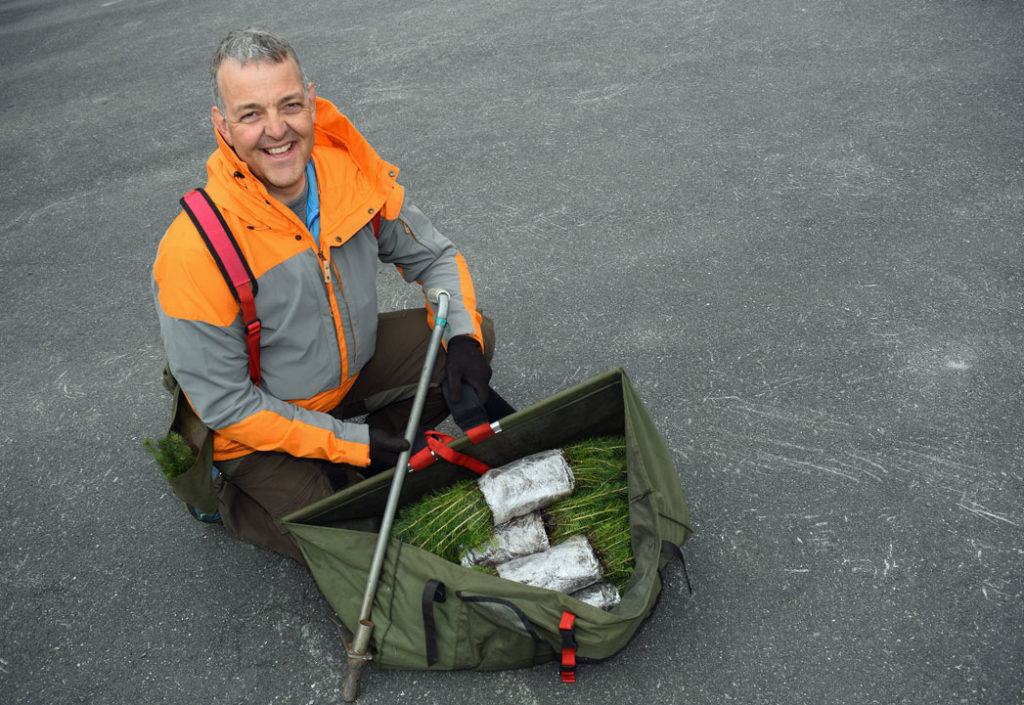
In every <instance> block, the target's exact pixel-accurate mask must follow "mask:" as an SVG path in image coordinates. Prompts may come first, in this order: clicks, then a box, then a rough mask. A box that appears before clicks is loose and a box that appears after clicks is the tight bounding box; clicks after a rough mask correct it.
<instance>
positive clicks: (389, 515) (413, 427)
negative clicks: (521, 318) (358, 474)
mask: <svg viewBox="0 0 1024 705" xmlns="http://www.w3.org/2000/svg"><path fill="white" fill-rule="evenodd" d="M427 297H428V298H429V299H430V301H431V302H433V303H435V304H437V307H436V312H435V315H434V328H433V330H432V331H431V334H430V344H429V345H428V347H427V355H426V359H424V361H423V370H422V371H421V372H420V381H419V385H418V386H417V387H416V396H415V397H414V399H413V403H412V412H411V413H410V414H409V422H408V424H407V425H406V427H405V440H406V442H407V443H408V444H409V449H407V450H404V451H402V454H401V455H399V456H398V464H397V465H395V475H394V477H393V478H392V480H391V490H390V492H389V493H388V501H387V504H385V506H384V516H383V518H382V519H381V525H380V533H378V534H377V545H376V547H375V548H374V551H373V560H372V562H371V563H370V574H369V576H368V577H367V579H366V591H365V592H364V593H363V604H362V608H361V610H360V612H359V625H358V627H357V629H356V633H355V638H354V639H353V640H352V644H351V646H350V647H349V649H348V659H347V662H346V664H347V665H346V670H345V681H344V683H343V685H342V693H341V694H342V698H343V699H344V701H345V702H347V703H350V702H352V701H353V700H355V698H356V694H357V692H358V690H359V678H360V676H361V674H362V672H363V668H364V667H365V666H366V662H367V661H368V660H369V659H370V654H369V652H370V636H371V635H372V634H373V622H371V621H370V611H371V609H372V607H373V598H374V596H375V595H376V594H377V583H378V582H379V580H380V572H381V567H382V566H383V565H384V555H385V554H386V553H387V549H388V541H390V540H391V525H392V523H393V522H394V520H395V513H396V512H397V511H398V498H399V495H400V494H401V493H402V483H403V482H405V474H406V473H407V472H408V471H409V455H410V454H411V452H412V451H411V449H412V445H413V441H414V440H415V438H416V432H417V430H418V428H419V424H420V416H422V415H423V405H424V404H425V403H426V398H427V387H429V386H430V377H431V375H432V374H433V371H434V363H435V362H436V361H437V349H438V347H439V346H440V344H441V335H442V334H443V333H444V329H445V327H446V326H447V325H448V304H449V301H450V300H451V295H450V294H449V293H448V292H447V291H445V290H443V289H431V290H430V291H429V292H428V293H427Z"/></svg>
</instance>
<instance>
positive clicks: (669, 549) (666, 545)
mask: <svg viewBox="0 0 1024 705" xmlns="http://www.w3.org/2000/svg"><path fill="white" fill-rule="evenodd" d="M661 552H662V553H664V554H667V555H669V556H675V557H676V558H678V559H679V562H680V563H682V564H683V577H684V578H686V589H687V590H689V591H690V594H691V595H692V594H693V586H691V585H690V574H689V573H688V572H687V570H686V557H685V556H683V549H682V548H680V547H679V546H677V545H676V544H674V543H672V542H671V541H669V540H668V539H662V542H661Z"/></svg>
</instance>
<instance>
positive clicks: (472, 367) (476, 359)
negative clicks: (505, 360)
mask: <svg viewBox="0 0 1024 705" xmlns="http://www.w3.org/2000/svg"><path fill="white" fill-rule="evenodd" d="M445 373H446V375H447V378H446V380H445V381H446V382H447V384H448V393H449V394H450V395H451V401H452V403H458V402H459V401H461V399H462V384H463V383H464V382H465V383H467V384H469V385H470V386H471V387H473V389H474V390H475V391H476V395H477V397H479V399H480V403H481V404H485V403H487V396H488V394H489V393H490V386H488V385H489V384H490V381H491V366H490V364H488V362H487V358H486V357H484V351H483V350H482V349H481V348H480V343H478V342H476V340H474V339H473V338H471V337H469V336H468V335H457V336H455V337H454V338H452V339H451V340H449V341H448V357H447V358H446V360H445Z"/></svg>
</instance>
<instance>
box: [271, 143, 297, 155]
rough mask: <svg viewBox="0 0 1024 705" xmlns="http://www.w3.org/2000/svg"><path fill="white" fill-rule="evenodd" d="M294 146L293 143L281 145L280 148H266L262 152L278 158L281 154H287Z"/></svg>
mask: <svg viewBox="0 0 1024 705" xmlns="http://www.w3.org/2000/svg"><path fill="white" fill-rule="evenodd" d="M293 146H295V143H294V142H289V143H288V144H283V145H281V146H280V147H266V148H265V149H264V150H263V151H264V152H266V153H267V154H269V155H270V156H272V157H280V156H281V155H282V154H287V153H288V151H289V150H290V149H291V148H292V147H293Z"/></svg>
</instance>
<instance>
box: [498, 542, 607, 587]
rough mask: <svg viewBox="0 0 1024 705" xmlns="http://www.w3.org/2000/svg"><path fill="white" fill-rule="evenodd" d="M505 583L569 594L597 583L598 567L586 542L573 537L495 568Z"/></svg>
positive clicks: (598, 563)
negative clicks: (509, 582) (513, 582)
mask: <svg viewBox="0 0 1024 705" xmlns="http://www.w3.org/2000/svg"><path fill="white" fill-rule="evenodd" d="M496 567H497V569H498V575H499V576H500V577H502V578H504V579H505V580H514V581H515V582H517V583H524V584H526V585H532V586H533V587H539V588H547V589H548V590H557V591H558V592H566V593H571V592H575V591H576V590H580V589H582V588H585V587H587V586H589V585H593V584H594V583H596V582H598V581H599V580H601V563H600V562H599V561H598V560H597V556H596V555H595V554H594V549H593V547H591V545H590V542H589V541H587V539H586V538H584V537H583V536H573V537H571V538H569V539H567V540H566V541H563V542H562V543H560V544H558V545H557V546H552V547H551V548H549V549H548V550H546V551H542V552H540V553H534V554H533V555H530V556H523V557H522V558H514V559H513V560H511V561H509V562H508V563H502V564H500V565H498V566H496Z"/></svg>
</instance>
